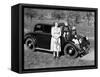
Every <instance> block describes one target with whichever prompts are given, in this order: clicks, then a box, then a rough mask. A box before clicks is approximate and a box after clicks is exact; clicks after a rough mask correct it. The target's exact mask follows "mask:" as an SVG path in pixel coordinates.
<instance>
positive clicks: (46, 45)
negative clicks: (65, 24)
mask: <svg viewBox="0 0 100 77" xmlns="http://www.w3.org/2000/svg"><path fill="white" fill-rule="evenodd" d="M40 26H41V30H40V31H39V32H37V35H36V39H37V46H38V48H43V49H50V43H51V26H48V25H44V24H42V25H40Z"/></svg>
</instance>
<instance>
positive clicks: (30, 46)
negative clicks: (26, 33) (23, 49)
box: [26, 39, 33, 49]
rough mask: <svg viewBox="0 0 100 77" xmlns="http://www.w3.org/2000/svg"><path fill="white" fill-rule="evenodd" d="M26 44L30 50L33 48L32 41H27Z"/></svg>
mask: <svg viewBox="0 0 100 77" xmlns="http://www.w3.org/2000/svg"><path fill="white" fill-rule="evenodd" d="M26 44H27V46H28V48H30V49H32V48H33V41H32V39H28V40H27V42H26Z"/></svg>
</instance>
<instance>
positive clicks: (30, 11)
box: [24, 9, 38, 19]
mask: <svg viewBox="0 0 100 77" xmlns="http://www.w3.org/2000/svg"><path fill="white" fill-rule="evenodd" d="M24 15H26V16H27V17H30V18H31V19H32V18H33V17H34V18H36V17H37V16H38V12H37V11H36V10H33V9H25V11H24Z"/></svg>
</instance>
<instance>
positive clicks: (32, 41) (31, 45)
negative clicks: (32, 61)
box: [25, 36, 35, 51]
mask: <svg viewBox="0 0 100 77" xmlns="http://www.w3.org/2000/svg"><path fill="white" fill-rule="evenodd" d="M25 45H26V47H27V48H28V49H30V50H32V51H34V50H35V39H34V38H33V37H32V36H28V37H26V38H25Z"/></svg>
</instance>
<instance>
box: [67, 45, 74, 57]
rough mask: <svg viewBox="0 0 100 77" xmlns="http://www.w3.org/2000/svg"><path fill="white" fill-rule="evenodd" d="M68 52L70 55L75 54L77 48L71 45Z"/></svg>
mask: <svg viewBox="0 0 100 77" xmlns="http://www.w3.org/2000/svg"><path fill="white" fill-rule="evenodd" d="M66 53H67V54H68V55H69V56H74V54H75V50H74V48H73V47H71V46H69V47H68V48H67V49H66Z"/></svg>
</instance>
